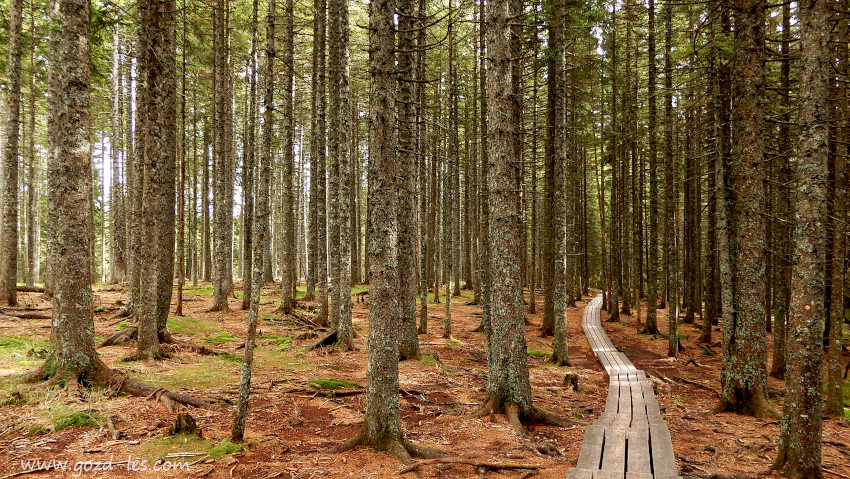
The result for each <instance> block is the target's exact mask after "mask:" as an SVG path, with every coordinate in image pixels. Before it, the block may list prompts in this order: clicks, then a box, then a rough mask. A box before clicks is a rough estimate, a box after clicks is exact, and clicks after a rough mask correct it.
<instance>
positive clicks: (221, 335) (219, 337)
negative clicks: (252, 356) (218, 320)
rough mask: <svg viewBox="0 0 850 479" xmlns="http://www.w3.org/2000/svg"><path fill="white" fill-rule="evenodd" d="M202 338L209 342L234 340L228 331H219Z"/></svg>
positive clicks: (216, 342)
mask: <svg viewBox="0 0 850 479" xmlns="http://www.w3.org/2000/svg"><path fill="white" fill-rule="evenodd" d="M202 339H203V340H204V341H206V342H208V343H210V344H224V343H229V342H231V341H235V340H236V338H234V337H233V335H232V334H230V332H229V331H219V332H218V333H216V335H215V336H207V337H204V338H202Z"/></svg>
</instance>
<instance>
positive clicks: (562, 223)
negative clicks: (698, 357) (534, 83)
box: [549, 0, 573, 366]
mask: <svg viewBox="0 0 850 479" xmlns="http://www.w3.org/2000/svg"><path fill="white" fill-rule="evenodd" d="M565 13H566V12H565V8H564V0H557V1H556V3H555V5H554V8H553V10H552V16H551V20H550V21H551V24H550V26H549V31H550V32H551V36H550V39H551V42H552V43H551V45H550V48H551V49H552V56H553V58H552V63H551V64H552V65H553V66H554V69H553V70H552V75H553V76H554V77H555V91H554V96H555V98H554V107H555V125H554V126H555V130H554V135H555V158H554V162H555V168H554V173H555V177H554V180H555V181H554V187H555V188H554V191H553V195H554V196H553V198H552V217H551V220H552V232H553V235H552V243H553V244H552V252H551V258H552V260H553V263H554V264H553V266H552V272H553V276H552V289H553V291H552V297H553V306H554V313H555V331H554V333H555V334H554V336H555V338H554V342H553V345H552V349H553V351H552V362H553V363H555V364H556V365H558V366H563V365H567V364H569V363H570V357H569V354H568V350H567V275H566V269H565V261H566V259H567V258H566V256H567V249H566V246H567V245H566V240H567V236H566V235H567V229H566V226H567V199H566V195H567V191H566V188H567V185H566V175H567V172H566V167H567V165H566V163H567V158H566V154H567V128H566V125H565V124H564V120H565V119H566V111H565V110H566V99H565V98H564V94H565V90H566V81H565V80H566V77H565V74H564V61H565V58H564V57H565V54H566V51H565V43H566V41H565V38H564V36H565V35H564V33H565V31H564V30H565V27H566V25H565V22H566V20H565ZM570 261H571V262H572V261H573V260H572V259H571V260H570Z"/></svg>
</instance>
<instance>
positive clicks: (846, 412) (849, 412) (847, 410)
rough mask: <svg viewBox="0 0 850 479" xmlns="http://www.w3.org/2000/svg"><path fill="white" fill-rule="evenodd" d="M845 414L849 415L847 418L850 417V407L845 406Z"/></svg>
mask: <svg viewBox="0 0 850 479" xmlns="http://www.w3.org/2000/svg"><path fill="white" fill-rule="evenodd" d="M844 415H845V416H847V419H850V407H846V408H844Z"/></svg>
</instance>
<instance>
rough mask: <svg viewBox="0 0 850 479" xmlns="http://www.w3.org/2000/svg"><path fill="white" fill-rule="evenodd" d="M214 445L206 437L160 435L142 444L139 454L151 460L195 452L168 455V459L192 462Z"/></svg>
mask: <svg viewBox="0 0 850 479" xmlns="http://www.w3.org/2000/svg"><path fill="white" fill-rule="evenodd" d="M213 447H214V444H213V443H212V442H210V441H208V440H206V439H199V438H198V437H197V436H190V435H187V434H178V435H176V436H169V437H162V438H156V439H151V440H150V441H147V442H145V443H143V444H142V446H141V451H140V452H141V454H140V455H141V456H142V457H145V458H147V459H149V460H151V461H156V460H161V459H165V458H166V456H168V455H169V454H173V453H177V452H182V453H186V452H188V453H195V454H197V456H194V457H193V456H188V457H168V460H170V461H179V462H193V461H195V460H196V459H198V458H200V457H201V456H203V455H205V454H208V453H209V450H210V449H212V448H213Z"/></svg>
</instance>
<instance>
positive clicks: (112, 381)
mask: <svg viewBox="0 0 850 479" xmlns="http://www.w3.org/2000/svg"><path fill="white" fill-rule="evenodd" d="M59 369H60V367H58V365H57V364H56V363H55V362H54V361H53V360H51V359H48V360H47V361H45V362H44V364H42V365H41V366H40V367H39V368H38V369H36V370H34V371H31V372H30V373H29V374H27V375H25V376H24V377H23V378H22V381H23V382H26V383H36V382H39V381H45V383H44V386H46V387H51V386H55V385H59V384H62V382H63V381H64V387H66V388H68V389H69V390H72V391H73V390H78V389H79V388H80V386H81V385H86V386H99V387H103V388H106V389H110V390H113V391H115V392H124V393H127V394H130V395H132V396H138V397H144V398H153V399H156V400H158V401H159V402H161V403H162V404H163V405H165V407H166V408H168V410H169V411H171V412H174V411H175V410H176V407H177V405H179V404H183V405H186V406H194V407H200V408H206V407H209V406H210V403H209V402H208V401H206V400H204V399H199V398H195V397H192V396H188V395H186V394H180V393H175V392H173V391H169V390H167V389H162V388H155V387H153V386H150V385H148V384H145V383H141V382H138V381H134V380H132V379H130V378H129V377H128V376H127V375H126V374H124V373H122V372H120V371H117V370H115V369H111V368H109V367H108V366H106V364H104V363H103V362H101V361H100V360H99V359H95V360H94V364H92V366H91V367H90V368H88V369H87V370H86V371H84V372H81V371H73V370H70V371H62V372H59Z"/></svg>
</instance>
